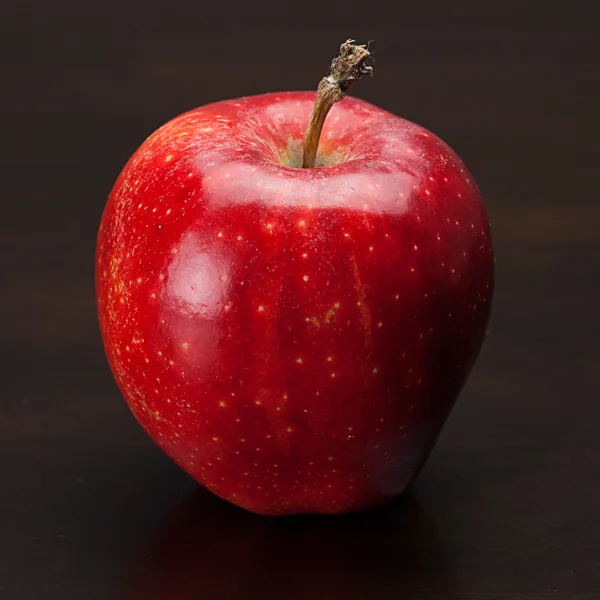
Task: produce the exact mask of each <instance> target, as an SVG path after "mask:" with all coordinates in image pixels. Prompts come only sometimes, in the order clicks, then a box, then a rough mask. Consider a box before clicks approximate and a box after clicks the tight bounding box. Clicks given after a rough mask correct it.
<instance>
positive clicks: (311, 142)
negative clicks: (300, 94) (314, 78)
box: [302, 40, 373, 169]
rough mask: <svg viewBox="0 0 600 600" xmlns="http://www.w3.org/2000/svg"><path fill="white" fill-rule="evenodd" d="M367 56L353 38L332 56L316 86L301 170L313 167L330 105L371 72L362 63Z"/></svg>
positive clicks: (366, 51) (362, 47)
mask: <svg viewBox="0 0 600 600" xmlns="http://www.w3.org/2000/svg"><path fill="white" fill-rule="evenodd" d="M370 56H371V53H370V52H369V51H368V50H367V48H366V46H359V45H357V44H355V43H354V40H346V41H345V42H344V43H343V44H342V45H341V46H340V54H339V56H338V57H337V58H334V59H333V62H332V63H331V69H330V72H329V75H327V76H326V77H323V79H321V81H320V82H319V86H318V88H317V98H316V100H315V105H314V107H313V110H312V113H311V115H310V119H309V120H308V127H307V128H306V133H305V134H304V153H303V158H302V168H303V169H312V168H313V167H314V166H315V159H316V157H317V149H318V147H319V138H320V137H321V131H322V129H323V123H325V119H326V118H327V114H328V113H329V111H330V110H331V107H332V106H333V105H334V104H335V103H336V102H339V101H340V100H343V99H344V97H345V96H346V93H347V92H348V89H349V88H350V86H351V85H352V84H353V83H354V82H355V81H358V80H359V79H360V78H361V77H362V76H363V75H365V74H367V73H368V74H369V75H372V74H373V67H371V66H370V65H366V64H365V60H366V59H367V58H369V57H370Z"/></svg>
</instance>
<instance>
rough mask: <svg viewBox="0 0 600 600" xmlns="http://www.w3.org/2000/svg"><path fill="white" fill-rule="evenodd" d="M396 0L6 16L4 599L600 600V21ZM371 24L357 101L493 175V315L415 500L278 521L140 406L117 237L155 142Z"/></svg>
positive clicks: (103, 6)
mask: <svg viewBox="0 0 600 600" xmlns="http://www.w3.org/2000/svg"><path fill="white" fill-rule="evenodd" d="M396 4H398V5H397V6H395V7H394V8H393V9H391V12H390V11H383V9H380V11H379V12H377V11H376V10H375V9H374V8H373V7H371V8H370V11H367V10H366V9H362V10H361V11H359V10H357V9H352V8H351V7H350V6H349V5H348V4H347V3H346V4H344V5H339V6H338V7H337V8H334V7H333V6H331V7H328V6H327V5H325V6H324V7H322V9H321V10H323V15H322V17H321V19H320V22H319V23H318V24H314V23H312V24H311V22H310V15H309V14H307V12H306V10H301V9H299V8H294V7H292V6H288V5H286V4H285V3H278V4H275V3H274V2H273V3H272V5H273V6H272V7H271V6H270V5H269V3H262V4H260V3H259V4H258V5H257V4H256V3H244V4H241V3H240V6H239V7H236V3H229V4H227V5H226V6H225V5H224V4H223V3H217V4H216V5H214V6H213V5H211V6H204V5H203V4H202V3H199V2H196V1H195V2H192V1H191V0H180V1H179V2H177V3H175V4H174V3H162V4H160V5H155V4H152V3H150V4H148V3H141V2H139V3H135V4H134V3H127V2H117V1H116V0H105V1H104V2H102V3H99V2H97V3H94V2H92V3H77V2H75V1H74V0H57V1H56V2H53V3H44V2H42V1H41V0H38V1H34V0H30V1H28V2H17V1H16V0H10V1H9V2H8V3H6V2H5V3H3V7H2V18H1V19H0V40H1V41H0V44H1V51H2V54H1V59H0V60H1V63H0V65H1V68H2V79H3V91H2V94H0V108H1V109H2V110H1V114H2V118H3V126H2V144H0V173H1V179H0V202H1V204H0V207H1V213H0V258H1V260H2V265H1V266H2V271H1V273H2V278H1V294H0V315H1V317H0V318H1V329H0V358H1V361H0V364H1V368H2V378H1V396H0V475H1V479H0V597H1V598H2V599H3V600H42V599H43V600H59V599H60V600H69V599H71V598H72V599H84V598H85V599H95V598H102V599H113V598H114V599H119V600H121V599H123V600H129V599H148V600H154V599H159V598H160V599H164V598H167V599H169V600H180V599H188V598H190V599H191V598H194V599H196V598H207V599H213V598H215V599H224V600H236V599H238V598H239V599H255V598H256V599H263V598H265V599H270V598H277V599H280V598H291V599H296V598H298V599H304V598H307V599H308V598H310V599H320V598H323V599H338V598H339V599H369V600H378V599H380V598H381V599H399V598H403V599H404V598H418V599H420V598H427V599H437V598H440V599H441V598H453V597H459V598H469V599H471V598H482V599H485V600H501V599H502V600H505V599H506V598H509V599H510V600H522V599H525V598H536V599H538V600H550V599H555V598H560V599H577V600H584V599H585V600H592V599H596V598H600V516H599V515H600V394H599V390H600V385H599V384H600V369H599V367H600V344H599V341H598V340H599V333H600V327H599V324H600V316H599V315H600V310H599V308H598V307H600V291H599V281H600V233H599V232H600V204H599V201H600V199H599V197H598V186H599V185H600V183H599V182H600V178H599V171H598V158H599V150H598V148H599V145H598V140H597V137H596V136H597V134H598V124H599V122H598V118H597V112H598V105H599V100H600V94H599V87H600V80H599V76H598V68H597V64H598V47H597V43H598V42H597V40H598V38H599V37H600V28H599V27H598V23H599V20H598V17H599V15H598V13H599V10H600V9H599V8H598V6H597V3H594V2H569V3H564V4H563V6H562V8H561V9H560V10H558V9H553V8H551V6H550V5H548V4H546V3H542V2H530V3H517V2H514V1H509V0H507V1H506V2H502V3H499V4H498V5H495V6H491V3H486V2H476V1H475V0H473V1H470V2H453V3H449V2H432V3H429V4H428V5H427V6H425V5H424V3H417V4H418V6H400V4H403V3H396ZM201 5H202V8H201ZM171 8H176V9H177V14H170V13H169V11H170V10H171ZM194 11H195V12H194ZM343 11H347V13H349V14H344V13H343ZM349 36H352V37H355V38H357V39H359V40H368V39H374V40H375V43H374V45H373V48H374V50H375V56H376V63H375V71H376V74H375V77H373V79H372V80H370V81H367V82H361V83H360V84H359V85H357V86H356V89H355V90H353V92H354V93H355V94H356V95H358V96H360V97H363V98H365V99H367V100H369V101H371V102H373V103H375V104H378V105H380V106H382V107H384V108H386V109H388V110H391V111H392V112H395V113H397V114H399V115H402V116H406V117H408V118H410V119H411V120H414V121H416V122H418V123H420V124H422V125H424V126H426V127H427V128H429V129H431V130H433V131H434V132H436V133H437V134H438V135H440V136H441V137H442V138H443V139H445V140H446V141H447V142H448V143H449V144H450V145H451V146H453V147H454V148H455V149H456V150H457V151H458V152H459V154H460V155H461V156H462V157H463V159H464V160H465V162H466V163H467V165H468V166H469V168H470V170H471V171H472V172H473V174H474V176H475V177H476V179H477V180H478V182H479V184H480V186H481V188H482V191H483V194H484V197H485V199H486V203H487V206H488V209H489V213H490V216H491V220H492V227H493V232H494V236H495V244H496V253H497V268H498V282H497V293H496V298H495V302H494V311H493V318H492V323H491V326H490V331H489V335H488V336H487V339H486V343H485V347H484V350H483V353H482V355H481V358H480V360H479V362H478V363H477V365H476V368H475V371H474V373H473V375H472V377H471V378H470V380H469V383H468V385H467V387H466V389H465V390H464V393H463V395H462V397H461V399H460V400H459V403H458V404H457V406H456V408H455V410H454V412H453V414H452V416H451V418H450V420H449V422H448V424H447V426H446V428H445V430H444V433H443V435H442V437H441V439H440V441H439V443H438V445H437V447H436V449H435V451H434V453H433V455H432V457H431V459H430V461H429V464H428V466H427V468H426V469H425V471H424V472H423V473H422V475H421V477H420V478H419V480H418V481H417V483H416V484H415V485H414V487H413V488H412V490H411V492H410V493H408V494H407V495H406V496H405V497H403V498H402V499H401V500H400V501H398V502H397V503H395V504H393V505H391V506H389V507H386V508H385V509H383V510H380V511H376V512H373V513H368V514H362V515H354V516H350V517H343V518H337V519H336V518H316V517H313V518H294V519H280V520H275V519H265V518H261V517H257V516H253V515H250V514H246V513H244V512H242V511H239V510H237V509H235V508H233V507H230V506H228V505H226V504H225V503H223V502H221V501H219V500H217V499H215V498H214V497H212V496H211V495H210V494H209V493H207V492H205V491H203V490H201V489H199V488H198V486H197V485H196V484H195V483H194V482H193V481H191V480H190V478H189V477H187V476H186V475H185V474H184V473H183V472H182V471H180V470H179V469H178V468H177V467H175V466H174V465H173V464H172V463H171V462H170V461H169V460H168V459H167V458H166V457H165V456H164V455H163V454H162V453H161V452H160V451H159V450H158V449H157V448H156V447H155V446H154V445H153V444H152V443H151V441H150V440H149V439H148V438H147V437H146V435H145V434H144V433H143V432H142V430H141V428H140V427H139V426H138V425H137V423H136V422H135V420H134V419H133V417H132V416H131V415H130V413H129V412H128V410H127V408H126V406H125V403H124V401H123V400H122V398H121V397H120V395H119V392H118V390H117V388H116V385H115V384H114V382H113V380H112V377H111V375H110V372H109V370H108V368H107V365H106V362H105V360H104V356H103V351H102V347H101V343H100V339H99V334H98V330H97V324H96V316H95V305H94V289H93V252H94V244H95V235H96V228H97V225H98V222H99V218H100V214H101V211H102V208H103V204H104V201H105V199H106V196H107V194H108V191H109V189H110V187H111V185H112V183H113V181H114V179H115V178H116V176H117V174H118V172H119V170H120V168H121V167H122V165H123V164H124V162H125V161H126V160H127V158H128V157H129V156H130V154H131V153H132V152H133V151H134V149H135V148H136V147H137V145H138V144H139V143H140V142H141V141H142V140H143V139H144V138H145V137H146V136H147V135H148V134H149V133H150V132H151V131H152V130H153V129H155V128H156V127H157V126H159V125H160V124H162V123H163V122H164V121H165V120H167V119H168V118H170V117H172V116H175V115H176V114H178V113H180V112H183V111H184V110H187V109H189V108H192V107H194V106H197V105H200V104H204V103H207V102H210V101H213V100H218V99H222V98H226V97H235V96H240V95H246V94H254V93H259V92H264V91H275V90H285V89H297V88H300V89H303V88H304V89H306V88H309V89H310V88H313V87H314V86H315V85H316V83H317V82H318V79H319V78H320V76H321V75H322V74H323V72H324V71H325V70H326V68H327V66H328V64H329V61H330V60H331V58H332V57H333V56H334V54H335V51H336V48H337V46H338V44H339V43H340V41H342V40H344V39H346V38H347V37H349Z"/></svg>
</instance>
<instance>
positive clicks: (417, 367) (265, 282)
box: [96, 42, 494, 515]
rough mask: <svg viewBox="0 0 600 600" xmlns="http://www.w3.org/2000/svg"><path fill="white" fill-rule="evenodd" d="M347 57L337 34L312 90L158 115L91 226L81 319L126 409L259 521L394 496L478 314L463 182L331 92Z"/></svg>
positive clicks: (436, 418)
mask: <svg viewBox="0 0 600 600" xmlns="http://www.w3.org/2000/svg"><path fill="white" fill-rule="evenodd" d="M349 44H350V48H349V47H348V45H349ZM344 48H345V49H344ZM357 49H359V50H357ZM360 49H362V51H363V52H364V53H366V54H368V51H366V50H365V49H364V47H362V46H352V45H351V43H350V42H347V43H346V47H345V46H344V45H342V49H341V53H340V58H339V59H336V60H337V61H338V63H337V65H336V61H334V63H333V65H332V74H330V75H329V76H328V77H326V78H324V79H323V80H322V82H321V84H320V85H319V90H318V93H316V94H315V92H308V91H301V92H281V93H269V94H262V95H258V96H251V97H243V98H238V99H234V100H226V101H221V102H216V103H213V104H209V105H206V106H202V107H200V108H197V109H195V110H191V111H189V112H186V113H185V114H182V115H180V116H178V117H176V118H175V119H173V120H171V121H169V122H168V123H166V124H165V125H163V126H162V127H160V128H159V129H158V130H157V131H156V132H155V133H154V134H153V135H151V136H150V137H149V138H148V139H146V140H145V141H144V142H143V143H142V145H141V146H140V147H139V149H138V150H137V151H136V152H135V153H134V154H133V156H132V157H131V158H130V160H129V161H128V162H127V164H126V166H125V167H124V169H123V171H122V172H121V173H120V175H119V177H118V179H117V181H116V183H115V185H114V187H113V189H112V191H111V193H110V196H109V199H108V202H107V204H106V207H105V209H104V213H103V215H102V220H101V224H100V228H99V234H98V241H97V253H96V291H97V307H98V315H99V323H100V329H101V333H102V339H103V343H104V346H105V350H106V355H107V359H108V362H109V364H110V367H111V370H112V372H113V374H114V376H115V378H116V381H117V383H118V385H119V388H120V390H121V392H122V393H123V395H124V397H125V399H126V401H127V403H128V405H129V407H130V409H131V411H132V412H133V414H134V415H135V417H136V418H137V420H138V421H139V423H140V424H141V425H142V427H143V428H144V429H145V430H146V432H147V433H148V434H149V435H150V437H151V438H152V439H153V440H154V441H155V442H156V443H157V444H158V446H159V447H160V448H162V450H163V451H164V452H165V453H166V454H167V455H168V456H170V457H171V458H172V459H173V461H175V462H176V463H177V464H178V465H179V466H180V467H181V468H183V469H184V470H185V471H186V472H187V473H189V474H190V475H191V476H192V477H193V478H195V479H196V480H197V481H198V482H200V483H201V484H202V485H203V486H205V487H206V488H208V489H209V490H211V491H212V492H213V493H214V494H216V495H217V496H220V497H221V498H224V499H225V500H227V501H229V502H231V503H233V504H236V505H238V506H240V507H243V508H245V509H247V510H249V511H253V512H256V513H260V514H264V515H283V514H292V513H310V512H317V513H344V512H349V511H356V510H361V509H365V508H369V507H373V506H376V505H379V504H382V503H384V502H387V501H389V500H391V499H392V498H395V497H396V496H398V495H399V494H400V493H401V492H402V491H403V490H404V489H405V488H406V487H407V486H408V485H409V484H410V483H411V482H412V481H413V480H414V478H415V477H416V476H417V475H418V473H419V471H420V470H421V468H422V467H423V465H424V463H425V461H426V459H427V457H428V456H429V454H430V452H431V450H432V448H433V446H434V444H435V442H436V439H437V438H438V435H439V433H440V431H441V429H442V427H443V425H444V422H445V421H446V419H447V417H448V414H449V413H450V411H451V409H452V407H453V405H454V404H455V402H456V400H457V397H458V395H459V393H460V391H461V389H462V387H463V386H464V384H465V381H466V379H467V377H468V375H469V373H470V371H471V369H472V367H473V364H474V362H475V360H476V358H477V356H478V354H479V351H480V348H481V345H482V342H483V338H484V335H485V331H486V327H487V323H488V319H489V314H490V307H491V301H492V293H493V284H494V257H493V249H492V240H491V233H490V226H489V221H488V217H487V214H486V210H485V207H484V204H483V202H482V198H481V195H480V192H479V190H478V187H477V185H476V183H475V181H474V179H473V177H472V175H471V174H470V173H469V171H468V170H467V168H466V167H465V165H464V164H463V162H462V161H461V159H460V158H459V157H458V156H457V155H456V153H455V152H454V151H453V150H452V149H451V148H450V147H449V146H448V145H446V144H445V143H444V142H443V141H441V140H440V139H439V138H438V137H436V136H435V135H434V134H433V133H431V132H429V131H427V130H426V129H424V128H422V127H420V126H419V125H416V124H414V123H412V122H409V121H407V120H405V119H402V118H400V117H398V116H396V115H394V114H391V113H389V112H387V111H386V110H383V109H381V108H378V107H376V106H374V105H372V104H370V103H367V102H365V101H362V100H359V99H357V98H353V97H346V98H345V99H344V100H343V101H342V102H340V101H339V100H341V99H342V98H343V97H344V96H345V92H346V91H347V88H348V87H349V83H352V82H353V81H354V80H355V79H356V78H358V76H360V74H362V73H364V72H367V71H368V67H366V65H365V63H364V60H363V59H364V55H362V54H360ZM349 56H350V58H352V57H354V59H356V61H355V63H356V64H350V67H351V68H350V67H348V60H347V59H348V57H349ZM357 57H358V58H360V60H358V58H357ZM359 67H360V69H359V72H358V76H356V77H354V76H355V75H357V71H356V69H357V68H359ZM340 69H341V71H340ZM344 69H345V71H344ZM340 73H341V75H340ZM352 77H354V79H352ZM332 89H333V92H332V91H331V90H332ZM307 122H308V123H309V127H308V128H307ZM305 128H307V131H306V135H305ZM315 138H316V143H315ZM310 147H314V148H313V156H312V158H311V156H310V153H311V151H310ZM317 147H318V152H317ZM307 154H308V156H307ZM311 162H312V164H311ZM313 165H314V166H313ZM303 166H304V167H306V168H302V167H303ZM311 167H312V168H311Z"/></svg>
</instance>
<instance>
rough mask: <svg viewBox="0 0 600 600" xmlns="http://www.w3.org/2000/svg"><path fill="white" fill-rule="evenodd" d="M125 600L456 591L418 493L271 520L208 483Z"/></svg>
mask: <svg viewBox="0 0 600 600" xmlns="http://www.w3.org/2000/svg"><path fill="white" fill-rule="evenodd" d="M123 584H124V585H123V587H122V589H121V593H120V594H119V596H118V597H119V599H120V600H158V599H160V600H163V599H165V598H169V600H188V599H189V600H191V599H195V600H196V599H198V598H207V599H210V600H237V599H238V598H239V599H244V600H249V599H252V598H260V599H261V600H262V599H269V598H277V599H278V600H279V599H281V598H286V599H289V600H294V599H301V598H302V599H304V598H327V599H330V598H344V599H352V598H357V599H358V598H361V599H364V598H369V599H372V600H375V599H377V598H389V597H399V596H397V595H398V594H403V593H410V592H413V591H414V592H416V591H435V590H439V589H443V590H444V592H445V593H448V591H451V590H452V589H453V588H454V585H453V569H452V566H451V565H449V564H448V562H447V559H446V557H445V556H444V555H443V553H442V551H441V549H440V547H439V544H438V540H437V538H436V529H435V527H434V526H433V523H432V521H431V519H430V517H429V515H428V513H427V510H426V509H425V508H424V506H423V505H422V504H421V503H420V502H419V500H418V498H417V497H416V496H415V495H414V493H413V492H412V491H410V490H409V491H408V492H406V493H405V494H404V495H402V496H401V497H400V498H399V499H398V500H396V501H395V502H393V503H391V504H388V505H387V506H384V507H382V508H379V509H376V510H372V511H368V512H362V513H354V514H349V515H343V516H334V517H331V516H317V515H303V516H295V517H263V516H259V515H255V514H252V513H248V512H246V511H243V510H241V509H239V508H237V507H235V506H232V505H230V504H228V503H226V502H224V501H222V500H220V499H219V498H216V497H215V496H213V495H212V494H210V493H209V492H207V491H205V490H204V489H198V490H196V491H194V492H193V494H191V495H190V496H189V497H188V498H187V499H186V501H185V502H184V503H183V504H182V505H181V506H180V507H179V508H178V509H177V510H176V511H175V512H174V513H173V514H172V515H170V516H168V517H167V520H166V522H165V523H164V524H163V525H162V526H161V527H160V529H159V531H158V532H157V536H156V539H155V540H154V541H151V543H150V545H149V546H148V547H147V548H146V550H145V551H144V553H143V555H142V556H140V557H139V558H138V560H137V563H136V564H134V565H133V566H132V568H131V572H129V573H127V574H126V575H125V581H124V582H123Z"/></svg>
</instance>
